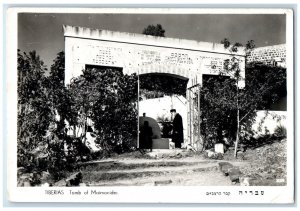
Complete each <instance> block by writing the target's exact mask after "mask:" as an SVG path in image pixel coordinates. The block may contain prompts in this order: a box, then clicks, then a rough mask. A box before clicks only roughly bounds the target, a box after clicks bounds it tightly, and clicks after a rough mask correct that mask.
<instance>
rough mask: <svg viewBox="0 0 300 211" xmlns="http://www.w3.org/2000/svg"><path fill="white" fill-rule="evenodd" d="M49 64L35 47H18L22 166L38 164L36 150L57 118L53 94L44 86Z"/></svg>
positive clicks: (30, 166)
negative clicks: (21, 48) (27, 52)
mask: <svg viewBox="0 0 300 211" xmlns="http://www.w3.org/2000/svg"><path fill="white" fill-rule="evenodd" d="M45 69H46V68H45V66H44V63H43V61H41V60H40V58H39V56H38V55H37V54H36V52H35V51H32V52H29V54H26V53H21V52H20V51H19V50H18V136H17V137H18V166H23V167H26V168H28V169H32V168H34V166H33V165H34V163H33V157H32V152H33V150H34V149H35V148H37V147H38V146H39V145H40V144H41V143H43V144H46V140H45V138H44V136H45V134H46V131H47V129H48V126H49V124H50V122H51V121H52V120H53V113H52V110H51V104H50V102H49V100H48V99H49V98H48V97H49V95H48V93H47V90H46V89H45V87H44V84H45V83H46V78H45V76H44V72H45Z"/></svg>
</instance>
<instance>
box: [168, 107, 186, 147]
mask: <svg viewBox="0 0 300 211" xmlns="http://www.w3.org/2000/svg"><path fill="white" fill-rule="evenodd" d="M170 112H171V115H172V118H173V133H172V142H174V143H175V148H181V143H183V125H182V117H181V116H180V114H178V113H177V112H176V109H171V110H170Z"/></svg>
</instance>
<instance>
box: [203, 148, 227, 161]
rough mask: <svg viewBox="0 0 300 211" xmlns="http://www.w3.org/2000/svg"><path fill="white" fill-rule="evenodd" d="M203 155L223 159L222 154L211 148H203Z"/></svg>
mask: <svg viewBox="0 0 300 211" xmlns="http://www.w3.org/2000/svg"><path fill="white" fill-rule="evenodd" d="M204 157H206V158H210V159H217V160H220V159H223V154H222V153H217V152H214V151H213V150H205V152H204Z"/></svg>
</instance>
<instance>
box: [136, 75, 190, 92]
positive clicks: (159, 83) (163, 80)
mask: <svg viewBox="0 0 300 211" xmlns="http://www.w3.org/2000/svg"><path fill="white" fill-rule="evenodd" d="M139 79H140V89H141V90H143V91H144V93H147V92H150V93H151V92H153V91H156V92H157V93H158V94H160V93H163V94H165V95H173V94H178V95H183V96H185V92H186V85H187V82H188V81H187V80H184V79H181V78H176V77H171V76H168V75H162V74H145V75H140V76H139Z"/></svg>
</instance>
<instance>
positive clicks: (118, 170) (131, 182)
mask: <svg viewBox="0 0 300 211" xmlns="http://www.w3.org/2000/svg"><path fill="white" fill-rule="evenodd" d="M220 162H228V163H230V164H232V165H233V166H234V167H236V168H238V169H239V170H240V171H241V173H242V175H241V177H244V178H247V177H248V178H250V179H251V180H254V179H255V181H253V182H252V185H271V186H275V185H285V184H286V139H283V140H281V141H277V142H274V143H272V144H267V145H264V146H261V147H259V148H255V149H247V150H246V151H245V152H240V153H238V157H237V158H234V156H233V152H232V151H228V152H227V153H225V155H224V157H223V159H222V160H214V159H208V158H205V156H204V154H203V153H197V152H192V151H187V150H179V149H176V150H154V151H153V152H147V153H145V154H144V153H142V152H140V151H136V152H133V153H126V154H122V155H119V156H114V157H112V158H107V159H101V160H98V161H97V160H96V161H91V162H86V163H82V164H81V165H79V166H80V167H79V169H78V170H79V171H81V172H82V176H83V178H82V182H83V183H84V184H85V185H88V186H140V185H150V186H153V185H174V186H189V185H193V186H195V185H199V186H202V185H203V186H204V185H205V186H210V185H211V186H229V185H240V184H239V183H235V182H232V181H231V179H230V176H229V177H228V176H225V175H224V172H222V171H221V170H220V167H219V163H220Z"/></svg>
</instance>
